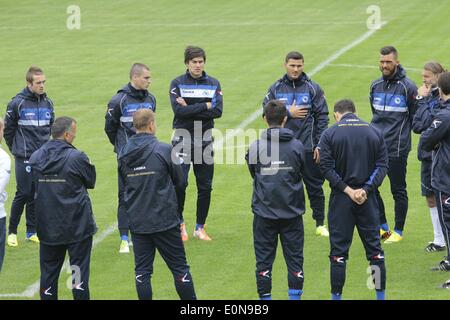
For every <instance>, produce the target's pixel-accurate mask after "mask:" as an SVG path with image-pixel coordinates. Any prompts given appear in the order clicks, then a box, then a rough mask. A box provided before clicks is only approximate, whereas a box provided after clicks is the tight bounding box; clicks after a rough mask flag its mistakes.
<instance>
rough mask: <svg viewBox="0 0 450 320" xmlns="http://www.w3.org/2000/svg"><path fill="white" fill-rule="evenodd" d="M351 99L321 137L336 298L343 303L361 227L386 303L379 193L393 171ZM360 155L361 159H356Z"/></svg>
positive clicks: (383, 148)
mask: <svg viewBox="0 0 450 320" xmlns="http://www.w3.org/2000/svg"><path fill="white" fill-rule="evenodd" d="M355 112H356V109H355V105H354V104H353V102H352V101H351V100H341V101H338V102H337V103H336V104H335V105H334V117H335V119H336V123H335V124H334V125H333V126H332V127H330V128H329V129H327V130H325V132H324V133H323V134H322V137H321V138H320V143H319V149H320V169H321V170H322V172H323V174H324V176H325V178H326V179H327V180H328V181H329V182H330V188H331V195H330V203H329V206H328V207H329V210H328V224H329V227H330V244H331V249H330V262H331V294H332V299H333V300H341V298H342V290H343V287H344V283H345V269H346V262H347V260H348V253H349V250H350V246H351V243H352V239H353V231H354V228H355V226H356V228H357V229H358V233H359V236H360V238H361V241H362V243H363V245H364V249H365V251H366V257H367V260H368V261H369V263H370V265H371V268H372V277H373V280H374V282H375V289H376V294H377V299H379V300H384V297H385V293H384V291H385V287H386V268H385V265H384V253H383V250H382V249H381V243H380V234H379V225H378V223H379V214H378V205H377V200H376V197H375V190H376V189H377V188H378V187H379V186H380V185H381V182H382V181H383V179H384V177H385V176H386V173H387V171H388V155H387V151H386V146H385V143H384V140H383V136H382V134H381V133H380V132H379V131H378V130H376V129H375V128H374V127H373V126H372V125H369V124H368V123H366V122H364V121H362V120H360V119H359V118H358V117H357V116H356V114H355ZM355 154H357V155H358V157H355Z"/></svg>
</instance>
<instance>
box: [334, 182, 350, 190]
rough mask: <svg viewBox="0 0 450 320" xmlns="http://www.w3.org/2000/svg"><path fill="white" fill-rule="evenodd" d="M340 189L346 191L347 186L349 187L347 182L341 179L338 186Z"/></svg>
mask: <svg viewBox="0 0 450 320" xmlns="http://www.w3.org/2000/svg"><path fill="white" fill-rule="evenodd" d="M336 187H337V188H338V189H339V190H341V191H342V192H344V190H345V188H347V187H348V186H347V185H346V184H345V182H344V181H339V183H338V184H337V186H336Z"/></svg>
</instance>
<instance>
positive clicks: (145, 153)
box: [119, 133, 158, 167]
mask: <svg viewBox="0 0 450 320" xmlns="http://www.w3.org/2000/svg"><path fill="white" fill-rule="evenodd" d="M157 144H158V140H157V139H156V137H155V136H154V135H153V134H150V133H137V134H135V135H134V136H132V137H131V138H130V139H129V140H128V143H127V144H126V145H125V146H124V147H123V148H122V150H121V151H120V154H119V159H122V158H125V157H127V158H128V160H127V162H128V166H130V167H136V166H139V165H140V164H141V163H142V162H145V161H146V159H148V158H149V157H150V155H151V154H152V153H153V151H154V150H155V147H156V145H157Z"/></svg>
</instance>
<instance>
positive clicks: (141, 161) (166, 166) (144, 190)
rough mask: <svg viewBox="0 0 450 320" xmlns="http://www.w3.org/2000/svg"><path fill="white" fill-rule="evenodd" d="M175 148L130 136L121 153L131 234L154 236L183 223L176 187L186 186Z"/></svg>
mask: <svg viewBox="0 0 450 320" xmlns="http://www.w3.org/2000/svg"><path fill="white" fill-rule="evenodd" d="M181 161H182V160H181V159H180V158H178V157H175V155H174V156H173V159H172V146H170V145H168V144H165V143H161V142H159V141H158V140H157V139H156V137H155V136H154V135H152V134H149V133H138V134H136V135H134V136H133V137H131V138H130V139H129V141H128V143H127V144H126V145H125V146H124V147H123V148H122V150H121V152H120V154H119V179H122V181H123V182H124V184H125V196H124V197H125V203H126V209H127V214H128V218H129V223H130V231H131V232H132V233H137V234H151V233H156V232H161V231H165V230H168V229H171V228H173V227H175V226H177V225H179V224H180V223H181V220H180V217H179V215H178V204H177V196H176V192H175V188H182V187H183V185H184V179H183V172H182V169H181V165H180V162H181Z"/></svg>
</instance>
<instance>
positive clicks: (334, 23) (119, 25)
mask: <svg viewBox="0 0 450 320" xmlns="http://www.w3.org/2000/svg"><path fill="white" fill-rule="evenodd" d="M361 24H365V21H361V20H355V21H298V22H259V21H254V22H251V21H248V22H233V23H228V22H210V23H208V22H207V23H129V24H123V23H117V24H114V23H108V24H89V23H83V24H81V29H85V28H86V29H96V28H99V29H100V28H123V27H164V28H166V27H171V28H174V27H179V28H189V27H253V26H303V25H310V26H324V25H332V26H337V25H361ZM63 28H64V29H65V25H62V27H61V29H63ZM37 29H39V30H41V29H46V30H48V29H51V30H54V29H59V27H55V26H40V27H39V28H36V27H33V26H11V25H9V26H6V25H0V30H37Z"/></svg>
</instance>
